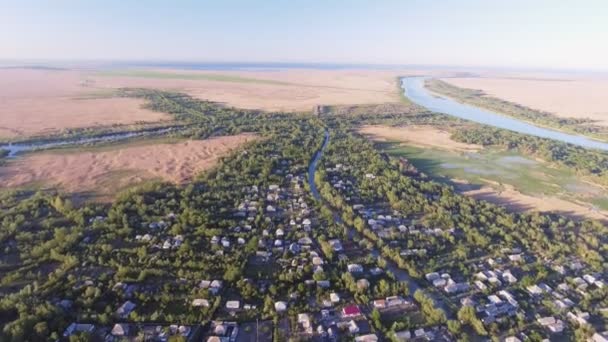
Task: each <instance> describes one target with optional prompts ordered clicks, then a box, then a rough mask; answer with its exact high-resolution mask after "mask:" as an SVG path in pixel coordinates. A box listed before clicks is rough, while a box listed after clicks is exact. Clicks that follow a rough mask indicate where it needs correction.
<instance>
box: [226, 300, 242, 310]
mask: <svg viewBox="0 0 608 342" xmlns="http://www.w3.org/2000/svg"><path fill="white" fill-rule="evenodd" d="M240 308H241V302H240V301H238V300H229V301H227V302H226V309H228V310H238V309H240Z"/></svg>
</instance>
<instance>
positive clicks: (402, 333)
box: [395, 330, 412, 342]
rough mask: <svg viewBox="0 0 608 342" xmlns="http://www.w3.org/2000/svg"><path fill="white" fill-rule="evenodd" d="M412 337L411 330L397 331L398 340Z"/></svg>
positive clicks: (407, 339)
mask: <svg viewBox="0 0 608 342" xmlns="http://www.w3.org/2000/svg"><path fill="white" fill-rule="evenodd" d="M411 338H412V333H411V332H410V331H409V330H401V331H396V332H395V340H397V341H402V342H405V341H409V340H410V339H411Z"/></svg>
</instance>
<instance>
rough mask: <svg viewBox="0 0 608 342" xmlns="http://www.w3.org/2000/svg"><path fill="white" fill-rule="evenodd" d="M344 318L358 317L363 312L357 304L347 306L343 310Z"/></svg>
mask: <svg viewBox="0 0 608 342" xmlns="http://www.w3.org/2000/svg"><path fill="white" fill-rule="evenodd" d="M342 316H344V317H358V316H361V310H360V309H359V306H358V305H356V304H351V305H347V306H345V307H344V308H342Z"/></svg>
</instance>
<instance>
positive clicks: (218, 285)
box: [209, 280, 223, 295]
mask: <svg viewBox="0 0 608 342" xmlns="http://www.w3.org/2000/svg"><path fill="white" fill-rule="evenodd" d="M222 285H223V283H222V281H221V280H214V281H212V282H211V283H210V284H209V292H211V294H214V295H216V294H218V293H219V292H220V290H221V289H222Z"/></svg>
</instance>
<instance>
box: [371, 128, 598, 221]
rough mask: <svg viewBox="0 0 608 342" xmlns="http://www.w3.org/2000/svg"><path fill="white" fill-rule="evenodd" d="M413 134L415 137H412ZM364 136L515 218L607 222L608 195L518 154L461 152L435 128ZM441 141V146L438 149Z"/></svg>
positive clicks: (378, 131)
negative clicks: (530, 214) (536, 215)
mask: <svg viewBox="0 0 608 342" xmlns="http://www.w3.org/2000/svg"><path fill="white" fill-rule="evenodd" d="M395 130H398V131H399V132H395ZM410 130H411V131H413V132H414V133H413V134H410V133H408V131H410ZM360 132H361V133H363V134H366V135H367V136H368V137H369V138H371V139H372V140H375V141H377V142H378V146H379V147H380V148H382V149H383V150H384V151H385V152H387V153H389V154H390V155H392V156H395V157H404V158H406V159H408V160H409V161H410V162H411V163H412V164H413V165H414V166H416V167H417V168H418V169H419V170H420V171H422V172H424V173H426V174H428V175H429V176H430V177H431V178H434V179H437V180H438V181H442V182H445V183H449V184H452V185H453V186H454V187H455V189H456V190H457V191H459V192H460V193H462V194H464V195H467V196H471V197H474V198H477V199H482V200H486V201H488V202H492V203H496V204H499V205H502V206H504V207H506V208H508V209H510V210H513V211H517V212H522V211H548V212H555V213H560V214H563V215H566V216H569V217H573V218H577V219H580V218H594V219H600V220H604V221H608V203H606V201H605V198H606V196H607V195H608V193H607V191H606V190H604V189H602V188H601V187H599V186H595V185H593V184H589V183H585V182H584V181H582V180H580V179H579V177H577V175H575V174H574V173H573V172H570V171H568V170H565V169H562V168H556V167H551V166H550V165H548V164H547V163H544V162H542V161H538V160H532V159H529V158H526V157H524V156H522V155H519V154H517V153H514V152H505V151H500V150H494V149H489V148H488V149H482V148H480V147H478V148H477V150H474V149H473V148H472V147H471V146H469V147H467V148H463V147H459V146H458V145H454V143H456V144H458V143H457V142H453V141H451V139H449V133H448V132H445V131H442V130H440V129H439V128H433V127H432V126H425V129H424V130H422V132H423V133H424V134H421V133H420V127H419V126H404V127H385V126H367V127H364V128H362V129H361V131H360ZM370 132H373V134H370ZM385 132H388V133H386V134H384V135H383V134H382V133H385ZM438 135H439V136H440V137H441V138H440V141H442V143H440V144H437V143H435V140H436V139H438V138H437V136H438ZM465 145H466V144H465ZM473 146H475V145H473Z"/></svg>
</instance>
